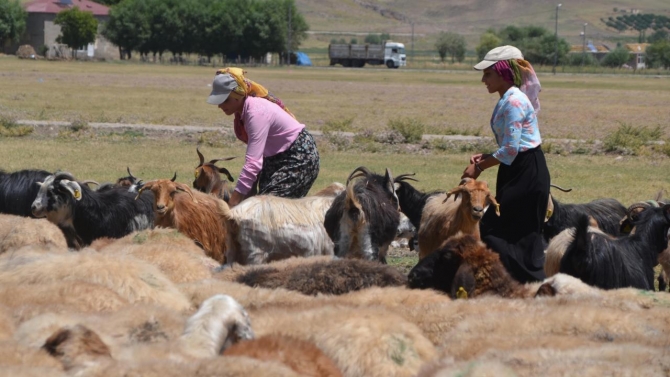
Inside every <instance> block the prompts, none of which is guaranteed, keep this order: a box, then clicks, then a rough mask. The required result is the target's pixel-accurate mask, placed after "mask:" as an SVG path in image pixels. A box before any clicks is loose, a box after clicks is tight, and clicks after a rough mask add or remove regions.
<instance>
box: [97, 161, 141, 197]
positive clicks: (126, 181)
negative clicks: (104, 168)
mask: <svg viewBox="0 0 670 377" xmlns="http://www.w3.org/2000/svg"><path fill="white" fill-rule="evenodd" d="M126 171H127V172H128V175H127V176H125V177H121V178H119V179H117V180H116V183H105V184H103V185H102V186H99V187H98V190H97V191H106V190H109V189H112V188H115V187H125V188H126V189H127V190H128V191H129V192H137V191H138V190H139V189H140V188H142V185H144V181H142V180H141V179H139V178H137V177H136V176H134V175H133V173H131V172H130V167H126Z"/></svg>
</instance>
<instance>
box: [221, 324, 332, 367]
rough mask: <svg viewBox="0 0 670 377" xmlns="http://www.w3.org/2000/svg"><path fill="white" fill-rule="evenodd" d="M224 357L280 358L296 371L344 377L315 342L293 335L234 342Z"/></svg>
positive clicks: (268, 336)
mask: <svg viewBox="0 0 670 377" xmlns="http://www.w3.org/2000/svg"><path fill="white" fill-rule="evenodd" d="M223 355H224V356H247V357H253V358H254V359H258V360H264V361H265V360H272V361H278V362H281V363H282V364H285V365H287V366H289V367H290V368H291V369H293V370H294V371H295V372H296V373H299V374H300V375H302V376H310V377H341V376H342V373H341V372H340V370H339V369H338V368H337V365H335V363H334V362H333V360H331V359H330V358H329V357H328V356H326V355H325V354H324V353H323V351H321V350H320V349H319V348H318V347H316V346H315V345H314V344H313V343H311V342H307V341H304V340H300V339H296V338H293V337H289V336H281V335H274V334H271V335H266V336H262V337H260V338H258V339H254V340H250V341H243V342H239V343H237V344H234V345H233V346H232V347H230V348H228V349H226V350H225V351H224V352H223Z"/></svg>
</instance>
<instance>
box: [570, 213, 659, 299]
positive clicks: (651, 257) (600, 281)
mask: <svg viewBox="0 0 670 377" xmlns="http://www.w3.org/2000/svg"><path fill="white" fill-rule="evenodd" d="M588 223H589V219H588V217H587V216H586V215H583V216H582V217H581V218H580V220H579V223H578V225H577V228H576V231H575V239H574V241H573V242H572V243H571V244H570V246H569V247H568V249H567V250H566V252H565V255H564V256H563V258H562V259H561V268H560V271H561V272H562V273H567V274H569V275H572V276H575V277H577V278H579V279H581V280H582V281H584V282H585V283H587V284H590V285H595V286H597V287H600V288H602V289H615V288H622V287H629V286H630V287H635V288H639V289H646V290H653V289H654V266H655V265H656V264H657V263H658V255H659V254H660V253H661V252H662V251H663V250H665V249H666V248H667V247H668V229H670V204H666V205H664V206H663V207H659V208H649V209H647V210H645V211H643V212H642V213H641V214H640V219H639V221H638V222H637V223H636V224H635V225H636V232H635V234H632V235H630V236H627V237H621V238H618V239H612V238H610V237H608V236H603V235H601V234H598V233H589V232H588Z"/></svg>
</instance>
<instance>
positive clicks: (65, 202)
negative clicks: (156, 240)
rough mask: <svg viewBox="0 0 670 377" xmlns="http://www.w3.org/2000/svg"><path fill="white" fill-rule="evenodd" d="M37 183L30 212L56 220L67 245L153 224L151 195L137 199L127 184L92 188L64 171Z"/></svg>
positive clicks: (78, 245)
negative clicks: (98, 189)
mask: <svg viewBox="0 0 670 377" xmlns="http://www.w3.org/2000/svg"><path fill="white" fill-rule="evenodd" d="M38 185H39V186H40V188H39V192H38V193H37V197H36V198H35V200H34V201H33V204H32V206H31V209H32V213H33V215H34V216H35V217H46V218H47V219H48V220H49V221H51V222H52V223H54V224H56V225H57V226H58V227H59V228H60V229H61V230H62V231H63V234H64V235H65V239H66V240H67V244H68V247H71V248H75V249H80V248H82V247H84V246H87V245H89V244H91V242H92V241H93V240H95V239H97V238H100V237H109V238H121V237H123V236H125V235H127V234H129V233H131V232H134V231H137V230H142V229H147V228H152V227H153V225H154V211H153V202H154V198H153V195H145V196H142V197H141V198H140V199H139V200H137V201H136V200H135V194H134V193H131V192H128V188H127V187H115V188H110V189H107V190H104V191H102V192H98V191H93V190H91V189H90V188H88V186H86V185H81V184H79V183H78V182H77V181H76V179H75V178H74V177H73V176H72V174H70V173H67V172H58V173H56V174H54V175H50V176H48V177H46V178H45V179H44V182H42V183H38Z"/></svg>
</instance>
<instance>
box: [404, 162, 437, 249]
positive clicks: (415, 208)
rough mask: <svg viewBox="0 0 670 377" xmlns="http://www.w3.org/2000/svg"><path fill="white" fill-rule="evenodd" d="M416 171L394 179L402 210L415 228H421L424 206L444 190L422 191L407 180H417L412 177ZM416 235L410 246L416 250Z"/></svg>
mask: <svg viewBox="0 0 670 377" xmlns="http://www.w3.org/2000/svg"><path fill="white" fill-rule="evenodd" d="M413 175H414V173H411V174H401V175H399V176H397V177H395V179H394V188H395V193H396V195H397V196H398V204H399V205H400V211H402V213H404V214H405V216H407V218H408V219H409V221H411V222H412V225H414V228H415V229H420V225H421V213H422V212H423V207H425V206H426V201H428V198H430V197H432V196H435V195H438V194H444V191H440V190H438V191H432V192H421V191H419V190H417V189H416V188H414V187H413V186H412V185H410V184H409V182H407V181H417V180H416V179H414V178H412V177H411V176H413ZM415 241H416V236H415V237H414V238H413V239H412V240H410V242H409V248H410V250H414V249H415V248H416V245H415Z"/></svg>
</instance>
